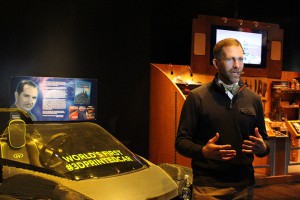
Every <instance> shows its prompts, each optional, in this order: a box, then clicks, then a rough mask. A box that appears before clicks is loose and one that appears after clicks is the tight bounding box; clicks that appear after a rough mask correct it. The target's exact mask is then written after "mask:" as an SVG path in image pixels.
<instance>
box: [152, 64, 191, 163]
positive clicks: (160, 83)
mask: <svg viewBox="0 0 300 200" xmlns="http://www.w3.org/2000/svg"><path fill="white" fill-rule="evenodd" d="M185 67H186V66H176V67H173V66H170V65H165V64H151V66H150V76H151V77H150V129H149V142H150V143H149V160H150V161H151V162H153V163H155V164H160V163H171V164H181V165H184V166H187V167H190V159H188V158H185V157H183V156H181V155H179V154H178V153H176V151H175V137H176V133H177V126H178V122H179V117H180V112H181V108H182V105H183V103H184V101H185V96H184V95H183V93H182V92H181V91H180V90H179V88H178V87H177V86H176V84H174V83H173V82H172V80H171V78H172V77H173V75H176V74H179V73H180V71H181V70H182V69H183V68H185Z"/></svg>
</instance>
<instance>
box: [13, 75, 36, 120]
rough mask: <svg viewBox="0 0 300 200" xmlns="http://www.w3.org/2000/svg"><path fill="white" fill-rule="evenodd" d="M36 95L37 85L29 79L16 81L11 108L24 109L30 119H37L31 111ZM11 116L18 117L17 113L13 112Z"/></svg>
mask: <svg viewBox="0 0 300 200" xmlns="http://www.w3.org/2000/svg"><path fill="white" fill-rule="evenodd" d="M37 97H38V88H37V85H36V84H35V83H34V82H33V81H31V80H22V81H21V82H20V83H18V85H17V88H16V91H15V103H14V104H13V105H12V106H11V107H12V108H19V109H21V110H23V111H25V112H26V113H27V114H28V115H29V116H30V118H31V120H32V121H37V119H36V116H35V115H33V114H32V113H31V109H32V108H33V107H34V106H35V103H36V100H37ZM12 118H20V115H19V114H18V113H13V114H12Z"/></svg>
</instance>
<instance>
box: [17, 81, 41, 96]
mask: <svg viewBox="0 0 300 200" xmlns="http://www.w3.org/2000/svg"><path fill="white" fill-rule="evenodd" d="M24 85H30V86H32V87H34V88H37V85H36V84H35V83H34V82H33V81H31V80H22V81H20V82H19V83H18V85H17V88H16V92H17V93H18V94H21V92H23V88H24Z"/></svg>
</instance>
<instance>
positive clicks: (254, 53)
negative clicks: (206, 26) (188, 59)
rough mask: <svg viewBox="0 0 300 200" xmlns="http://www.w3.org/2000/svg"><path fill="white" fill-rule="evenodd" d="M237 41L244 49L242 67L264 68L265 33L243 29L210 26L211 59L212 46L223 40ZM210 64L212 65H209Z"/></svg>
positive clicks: (264, 31) (265, 55)
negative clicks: (232, 39) (233, 39)
mask: <svg viewBox="0 0 300 200" xmlns="http://www.w3.org/2000/svg"><path fill="white" fill-rule="evenodd" d="M229 37H231V38H235V39H237V40H239V41H240V42H241V44H242V46H243V49H244V66H245V67H252V68H265V67H266V57H267V31H266V30H260V29H250V28H245V27H229V26H219V25H212V26H211V44H210V45H211V48H210V49H211V51H210V52H211V53H210V58H211V59H210V60H211V61H212V58H213V53H212V52H213V48H214V45H215V44H216V43H217V42H218V41H220V40H222V39H225V38H229ZM211 64H212V63H211Z"/></svg>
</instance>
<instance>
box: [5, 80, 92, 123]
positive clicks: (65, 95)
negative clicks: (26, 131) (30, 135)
mask: <svg viewBox="0 0 300 200" xmlns="http://www.w3.org/2000/svg"><path fill="white" fill-rule="evenodd" d="M28 82H31V85H30V84H27V87H24V90H23V89H22V88H21V86H22V83H23V84H25V85H26V83H28ZM32 82H33V84H34V85H32ZM10 84H11V89H10V90H11V107H18V108H21V109H22V110H24V111H27V112H28V114H29V115H31V116H32V117H31V118H32V119H33V121H95V120H96V118H97V79H86V78H61V77H33V76H14V77H11V82H10ZM18 88H19V91H18ZM20 88H21V89H20ZM30 88H31V90H30ZM35 88H37V91H36V89H35ZM21 91H22V92H23V93H21ZM16 104H17V105H18V106H17V105H16Z"/></svg>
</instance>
